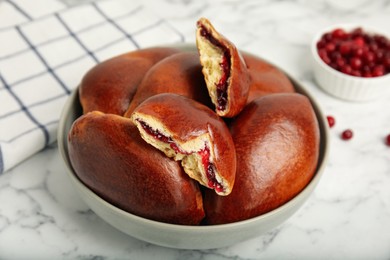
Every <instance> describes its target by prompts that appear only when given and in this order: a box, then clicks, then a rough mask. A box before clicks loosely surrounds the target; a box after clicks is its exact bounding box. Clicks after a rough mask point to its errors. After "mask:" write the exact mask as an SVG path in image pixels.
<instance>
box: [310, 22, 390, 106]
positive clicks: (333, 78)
mask: <svg viewBox="0 0 390 260" xmlns="http://www.w3.org/2000/svg"><path fill="white" fill-rule="evenodd" d="M358 27H361V28H362V29H363V30H364V32H368V33H377V34H380V35H383V36H385V37H386V38H388V39H390V35H389V34H387V33H385V32H382V31H379V30H376V29H373V28H369V27H366V26H360V25H355V24H338V25H333V26H330V27H327V28H325V29H324V30H322V31H320V32H318V33H317V34H316V35H315V37H314V38H313V40H312V43H311V55H312V57H313V59H312V60H313V70H314V77H315V80H316V81H317V83H318V85H319V87H320V88H321V89H323V90H324V91H325V92H327V93H329V94H331V95H333V96H335V97H338V98H341V99H344V100H348V101H370V100H375V99H377V98H379V97H381V96H383V95H387V93H388V92H389V89H390V73H388V74H386V75H384V76H380V77H373V78H364V77H355V76H350V75H347V74H344V73H342V72H339V71H337V70H335V69H333V68H332V67H330V66H329V65H327V64H326V63H325V62H324V61H323V60H322V59H321V58H320V56H319V55H318V51H317V42H318V41H319V40H320V39H321V37H322V35H323V34H325V33H327V32H331V31H333V30H334V29H337V28H341V29H344V30H345V31H347V32H349V31H351V30H353V29H355V28H358Z"/></svg>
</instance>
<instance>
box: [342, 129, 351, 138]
mask: <svg viewBox="0 0 390 260" xmlns="http://www.w3.org/2000/svg"><path fill="white" fill-rule="evenodd" d="M352 137H353V132H352V130H351V129H347V130H344V131H343V132H342V133H341V139H343V140H349V139H351V138H352Z"/></svg>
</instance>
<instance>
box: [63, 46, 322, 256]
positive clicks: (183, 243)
mask: <svg viewBox="0 0 390 260" xmlns="http://www.w3.org/2000/svg"><path fill="white" fill-rule="evenodd" d="M175 47H178V46H175ZM179 47H180V46H179ZM182 48H183V49H194V48H195V46H190V47H188V46H184V47H182ZM290 78H291V77H290ZM291 80H292V82H293V84H294V85H295V88H296V90H297V92H299V93H302V94H304V95H306V96H308V97H309V98H310V100H311V102H312V104H313V107H314V110H315V112H316V115H317V118H318V123H319V127H320V133H321V144H320V157H319V163H318V166H317V171H316V173H315V175H314V177H313V179H312V180H311V182H310V183H309V184H308V185H307V186H306V187H305V188H304V189H303V190H302V191H301V192H300V193H299V194H298V195H297V196H296V197H294V198H293V199H291V200H290V201H289V202H287V203H286V204H284V205H282V206H280V207H279V208H277V209H275V210H273V211H271V212H269V213H266V214H263V215H261V216H258V217H255V218H252V219H248V220H245V221H239V222H235V223H230V224H223V225H211V226H185V225H174V224H167V223H161V222H157V221H153V220H149V219H145V218H142V217H139V216H136V215H133V214H130V213H128V212H125V211H123V210H121V209H119V208H117V207H115V206H113V205H111V204H110V203H108V202H107V201H105V200H103V199H102V198H100V197H99V196H98V195H96V194H95V193H94V192H92V191H91V190H90V189H89V188H88V187H86V186H85V185H84V184H83V183H82V182H81V181H80V180H79V179H78V178H77V176H76V174H75V172H74V170H73V168H72V166H71V163H70V160H69V156H68V145H67V135H68V132H69V129H70V128H71V125H72V123H73V122H74V121H75V119H76V118H78V117H79V116H80V115H81V105H80V103H79V97H78V91H77V89H76V90H75V91H74V92H73V93H72V94H71V96H70V97H69V100H68V101H67V103H66V104H65V107H64V109H63V113H62V116H61V120H60V123H59V131H58V147H59V151H60V153H61V155H62V157H63V161H64V163H65V166H66V169H67V172H68V174H69V177H70V179H71V180H72V183H73V184H74V185H75V187H76V189H77V191H78V192H79V194H80V197H81V198H82V199H83V200H84V201H85V202H86V204H87V205H88V206H89V207H90V208H91V209H92V210H93V211H94V212H95V213H96V214H97V215H98V216H100V217H101V218H102V219H103V220H105V221H106V222H108V223H109V224H111V225H112V226H114V227H115V228H117V229H118V230H120V231H122V232H124V233H126V234H128V235H131V236H133V237H135V238H138V239H140V240H144V241H147V242H150V243H153V244H157V245H161V246H166V247H172V248H181V249H210V248H219V247H224V246H229V245H232V244H235V243H238V242H241V241H244V240H247V239H250V238H253V237H256V236H259V235H261V234H263V233H265V232H267V231H270V230H272V229H274V228H275V227H277V226H278V225H280V224H281V223H283V222H284V221H286V220H287V219H288V218H289V217H290V216H291V215H292V214H294V212H296V211H297V210H298V209H299V208H300V207H301V206H302V204H303V203H304V202H305V201H306V199H307V198H308V197H309V196H310V194H311V193H312V192H313V190H314V188H315V187H316V185H317V183H318V181H319V180H320V178H321V175H322V172H323V170H324V167H325V164H326V161H327V152H328V149H329V148H328V146H329V143H328V138H329V135H328V127H327V123H326V119H325V117H324V115H323V113H322V112H321V109H320V107H319V105H318V104H317V102H316V101H315V100H314V98H313V97H310V96H309V95H308V93H307V92H306V91H305V90H304V88H303V87H302V86H301V85H300V84H299V83H297V82H296V81H295V80H293V79H291ZM102 236H104V234H102Z"/></svg>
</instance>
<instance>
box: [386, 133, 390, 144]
mask: <svg viewBox="0 0 390 260" xmlns="http://www.w3.org/2000/svg"><path fill="white" fill-rule="evenodd" d="M385 142H386V144H387V145H388V146H390V134H388V135H387V136H386V141H385Z"/></svg>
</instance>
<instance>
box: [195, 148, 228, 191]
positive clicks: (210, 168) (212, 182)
mask: <svg viewBox="0 0 390 260" xmlns="http://www.w3.org/2000/svg"><path fill="white" fill-rule="evenodd" d="M198 153H199V155H200V156H201V157H202V164H203V167H204V169H205V171H206V173H207V179H208V180H209V182H208V186H209V187H212V188H213V189H215V190H216V191H218V192H222V191H223V187H222V185H221V184H220V183H219V182H218V181H217V179H216V177H215V171H214V164H212V163H210V160H209V158H210V149H209V148H208V147H207V146H205V147H204V149H203V150H200V151H199V152H198Z"/></svg>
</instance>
